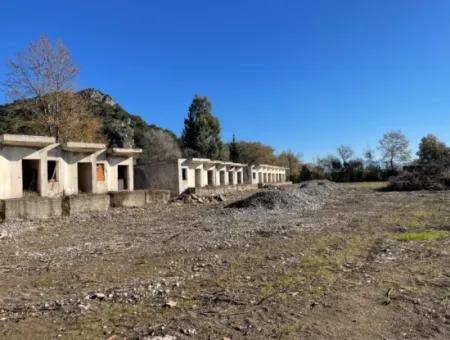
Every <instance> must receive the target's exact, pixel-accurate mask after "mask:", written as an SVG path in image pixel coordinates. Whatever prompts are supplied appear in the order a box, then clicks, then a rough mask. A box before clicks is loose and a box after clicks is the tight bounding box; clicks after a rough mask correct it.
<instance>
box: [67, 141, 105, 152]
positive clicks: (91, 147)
mask: <svg viewBox="0 0 450 340" xmlns="http://www.w3.org/2000/svg"><path fill="white" fill-rule="evenodd" d="M62 148H63V149H64V150H66V151H73V152H95V151H99V150H103V149H105V148H106V145H105V144H101V143H83V142H67V143H64V144H63V145H62Z"/></svg>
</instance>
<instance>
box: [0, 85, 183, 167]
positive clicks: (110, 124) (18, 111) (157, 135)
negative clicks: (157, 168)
mask: <svg viewBox="0 0 450 340" xmlns="http://www.w3.org/2000/svg"><path fill="white" fill-rule="evenodd" d="M79 93H80V95H81V96H83V97H84V98H86V99H87V101H88V106H89V108H90V110H91V111H92V113H93V114H95V115H96V116H98V117H100V118H101V121H102V122H103V128H102V132H103V134H104V135H105V137H106V139H107V143H108V145H109V146H111V147H113V146H116V147H138V148H142V149H143V153H142V155H141V156H140V157H139V159H138V162H139V163H148V162H150V161H156V160H162V159H168V158H178V157H180V156H181V151H180V147H179V142H178V138H177V136H176V135H175V134H174V133H173V132H172V131H170V130H167V129H163V128H160V127H158V126H156V125H153V124H151V125H149V124H147V123H146V122H145V121H144V120H143V119H142V118H141V117H139V116H138V115H133V114H130V113H128V112H127V111H125V110H124V109H123V108H122V107H121V106H120V105H119V104H117V103H116V102H115V101H114V100H113V98H112V97H111V96H109V95H107V94H104V93H102V92H101V91H99V90H96V89H85V90H82V91H80V92H79ZM23 104H24V101H23V100H18V101H15V102H13V103H9V104H5V105H0V134H3V133H12V134H26V135H31V134H35V135H39V134H45V133H44V132H42V131H39V130H38V128H37V127H35V126H33V125H32V124H30V123H29V122H30V116H31V115H32V114H33V113H32V112H30V111H27V110H26V109H25V106H24V105H23Z"/></svg>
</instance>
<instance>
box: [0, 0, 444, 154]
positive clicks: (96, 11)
mask: <svg viewBox="0 0 450 340" xmlns="http://www.w3.org/2000/svg"><path fill="white" fill-rule="evenodd" d="M0 23H1V26H2V29H1V30H0V43H1V45H0V46H1V47H0V80H1V79H2V78H3V76H4V74H5V67H4V64H5V61H6V60H7V59H10V58H11V57H13V56H14V55H15V54H16V53H17V52H18V51H20V50H21V49H23V48H24V47H25V46H26V45H27V44H28V43H29V42H30V41H33V40H36V39H37V38H38V37H39V34H40V33H41V32H42V33H45V34H46V35H47V36H48V37H49V38H50V39H52V40H53V39H56V38H60V39H61V40H62V41H63V43H64V44H65V45H66V46H67V47H68V48H69V49H70V50H71V52H72V54H73V57H74V59H75V61H76V63H77V64H78V65H79V66H80V68H81V74H80V77H79V87H80V88H85V87H95V88H98V89H100V90H102V91H103V92H105V93H108V94H110V95H112V96H113V98H114V99H115V100H116V101H118V102H119V103H120V104H121V105H122V106H123V107H124V108H125V109H126V110H128V111H129V112H132V113H135V114H139V115H141V116H142V117H143V118H144V119H145V120H146V121H147V122H149V123H153V124H157V125H159V126H162V127H165V128H169V129H171V130H173V131H174V132H175V133H177V134H180V133H181V130H182V127H183V119H184V117H185V116H186V113H187V109H188V107H189V104H190V102H191V100H192V97H193V95H194V94H204V95H207V96H208V97H209V98H210V99H211V101H212V102H213V111H214V114H215V115H216V116H218V117H219V118H220V121H221V124H222V128H223V130H222V137H223V139H224V140H226V141H228V140H230V139H231V137H232V134H233V133H235V134H236V136H237V138H238V139H243V140H258V141H262V142H264V143H267V144H271V145H273V146H274V147H275V149H276V150H277V151H281V150H286V149H291V150H293V151H294V152H299V153H301V154H303V158H304V159H305V160H307V161H311V160H313V158H314V157H315V156H318V155H325V154H328V153H333V152H334V150H335V149H336V147H337V146H338V145H340V144H346V145H350V146H351V147H352V148H354V149H355V151H356V152H357V153H362V151H363V150H364V149H366V147H367V146H368V145H370V146H372V147H376V145H377V141H378V140H379V138H380V137H381V136H382V134H383V132H385V131H387V130H390V129H401V130H402V131H403V132H404V133H405V134H406V136H407V137H408V139H409V140H410V141H411V143H412V148H413V149H416V146H417V143H418V142H419V140H420V138H421V137H422V136H423V135H425V134H427V133H429V132H431V133H434V134H436V135H437V136H438V137H439V138H441V139H442V140H443V141H445V142H446V143H448V144H450V133H449V127H450V1H448V0H433V1H426V0H420V1H419V0H395V1H393V0H371V1H369V0H292V1H283V0H239V1H231V0H229V1H211V0H209V1H206V0H205V1H199V0H191V1H183V0H179V1H170V0H165V1H144V0H142V1H133V0H129V1H114V0H112V1H111V0H110V1H100V0H96V1H62V0H60V1H46V0H40V1H20V0H14V1H12V0H0ZM2 102H4V98H3V97H2V94H0V103H2Z"/></svg>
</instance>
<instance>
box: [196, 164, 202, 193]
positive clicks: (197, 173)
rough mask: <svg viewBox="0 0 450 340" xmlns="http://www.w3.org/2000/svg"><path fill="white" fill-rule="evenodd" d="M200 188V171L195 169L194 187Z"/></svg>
mask: <svg viewBox="0 0 450 340" xmlns="http://www.w3.org/2000/svg"><path fill="white" fill-rule="evenodd" d="M201 186H202V169H195V187H196V188H201Z"/></svg>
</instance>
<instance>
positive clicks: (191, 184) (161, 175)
mask: <svg viewBox="0 0 450 340" xmlns="http://www.w3.org/2000/svg"><path fill="white" fill-rule="evenodd" d="M137 170H138V172H139V174H140V176H139V177H140V178H139V181H138V182H139V184H137V185H138V187H139V188H141V189H145V188H152V189H167V190H170V192H171V193H172V195H179V194H181V193H183V192H185V191H187V190H192V189H199V188H218V187H220V188H226V187H238V186H245V185H247V186H248V185H254V186H257V185H258V183H269V180H270V183H275V182H283V181H285V179H286V169H285V168H282V167H277V166H272V165H259V166H256V167H254V166H248V165H247V164H241V163H233V162H222V161H214V160H210V159H206V158H192V159H186V158H182V159H174V160H168V161H162V162H155V163H152V164H148V165H145V166H141V167H138V169H137ZM259 174H261V175H259ZM253 178H255V179H256V180H254V179H253ZM258 178H261V182H259V181H258V180H257V179H258Z"/></svg>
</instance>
